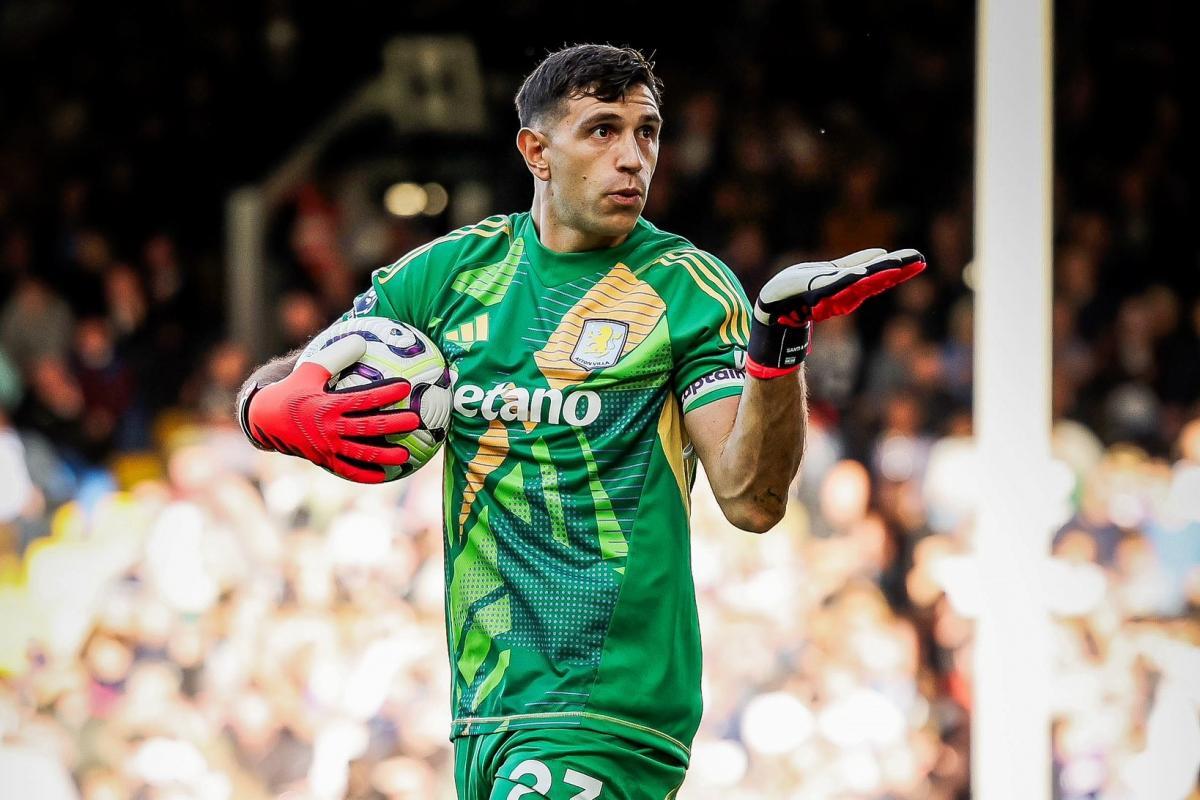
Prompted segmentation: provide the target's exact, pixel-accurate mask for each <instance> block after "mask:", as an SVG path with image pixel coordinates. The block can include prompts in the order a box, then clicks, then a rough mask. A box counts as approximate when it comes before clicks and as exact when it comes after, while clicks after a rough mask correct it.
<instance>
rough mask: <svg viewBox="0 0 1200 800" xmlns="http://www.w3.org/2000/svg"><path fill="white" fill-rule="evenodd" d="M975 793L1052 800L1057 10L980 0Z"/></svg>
mask: <svg viewBox="0 0 1200 800" xmlns="http://www.w3.org/2000/svg"><path fill="white" fill-rule="evenodd" d="M977 25H978V40H977V47H978V50H977V53H976V59H977V65H978V66H977V74H976V89H977V97H976V117H975V119H976V140H975V141H976V154H975V269H976V292H977V294H976V328H975V332H976V340H975V432H976V440H977V443H978V452H979V464H980V470H979V476H980V482H981V486H980V493H979V496H980V498H981V499H980V506H979V512H978V521H977V530H976V548H975V557H976V564H977V566H978V570H979V573H978V574H979V576H980V585H979V589H980V593H979V597H980V600H981V603H980V608H979V614H978V617H977V619H976V635H975V660H974V673H975V675H974V677H975V680H974V700H973V703H974V714H973V718H972V719H973V721H972V746H971V750H972V752H971V761H972V787H971V788H972V797H973V798H975V800H1014V798H1020V800H1048V798H1049V797H1050V788H1051V786H1050V782H1051V780H1050V774H1051V770H1050V747H1051V742H1050V697H1049V683H1050V680H1049V679H1050V638H1049V630H1050V628H1049V618H1048V615H1047V611H1046V606H1045V603H1044V602H1043V598H1044V590H1043V588H1042V586H1041V583H1040V576H1041V575H1043V574H1044V571H1043V565H1044V564H1045V561H1046V558H1047V555H1048V549H1049V544H1050V542H1049V538H1050V532H1051V531H1050V529H1051V524H1052V518H1053V505H1054V503H1055V500H1056V499H1057V498H1055V497H1054V496H1053V493H1052V492H1051V491H1050V487H1051V485H1052V484H1053V481H1051V480H1049V476H1050V375H1051V364H1050V354H1051V350H1050V297H1051V230H1052V229H1051V214H1052V206H1051V176H1052V169H1053V144H1052V135H1051V132H1052V120H1053V114H1052V88H1053V60H1052V55H1053V48H1052V38H1051V37H1052V4H1051V2H1050V0H979V5H978V17H977Z"/></svg>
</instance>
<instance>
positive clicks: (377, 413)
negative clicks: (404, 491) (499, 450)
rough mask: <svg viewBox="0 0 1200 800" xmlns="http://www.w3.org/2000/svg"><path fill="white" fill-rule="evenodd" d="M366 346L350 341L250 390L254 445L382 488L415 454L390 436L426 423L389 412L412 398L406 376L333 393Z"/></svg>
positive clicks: (241, 413) (243, 408) (245, 415)
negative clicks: (389, 473)
mask: <svg viewBox="0 0 1200 800" xmlns="http://www.w3.org/2000/svg"><path fill="white" fill-rule="evenodd" d="M365 352H366V342H365V341H364V340H363V339H362V337H361V336H347V337H345V338H343V339H339V340H338V341H336V342H334V343H333V344H331V345H329V346H328V347H326V348H324V349H322V350H319V351H317V353H315V354H314V355H313V356H311V357H310V358H309V359H307V360H302V361H299V362H297V363H296V366H295V367H294V368H293V370H292V372H291V374H290V375H288V376H287V377H286V378H284V379H283V380H281V381H278V382H276V383H272V384H269V385H266V386H256V387H253V388H252V389H251V390H250V391H248V392H246V393H245V395H244V396H243V398H242V400H241V402H240V403H239V406H238V421H239V422H240V423H241V425H242V430H243V432H245V434H246V436H247V437H249V439H250V441H251V442H253V443H254V444H255V445H256V446H257V447H258V448H259V449H261V450H273V451H275V452H279V453H286V454H287V455H291V456H298V457H300V458H304V459H307V460H309V461H311V462H312V463H314V464H316V465H318V466H321V467H324V468H325V469H327V470H329V471H330V472H332V473H334V474H335V475H338V476H340V477H343V478H346V479H347V480H351V481H355V482H357V483H381V482H382V481H383V480H384V477H385V476H384V470H383V467H384V466H400V465H402V464H404V463H405V462H407V461H408V449H407V448H405V447H402V446H400V445H395V444H391V443H389V442H387V441H386V440H385V439H383V437H384V436H387V435H389V434H398V433H408V432H409V431H412V430H415V429H416V428H417V427H418V426H419V425H420V424H421V420H420V417H418V416H417V414H416V413H415V412H413V411H385V410H383V409H384V408H385V407H386V406H389V405H392V404H393V403H398V402H400V401H401V400H403V399H404V398H406V397H408V393H409V390H410V386H409V383H408V381H406V380H404V379H403V378H393V379H390V380H385V381H379V382H376V383H372V384H369V385H367V386H361V387H355V388H352V389H336V390H332V389H329V388H328V384H329V380H330V378H331V377H332V376H334V375H338V374H340V373H341V371H342V370H344V369H346V368H347V367H349V366H351V365H352V364H354V362H356V361H358V360H359V359H360V358H362V355H363V353H365Z"/></svg>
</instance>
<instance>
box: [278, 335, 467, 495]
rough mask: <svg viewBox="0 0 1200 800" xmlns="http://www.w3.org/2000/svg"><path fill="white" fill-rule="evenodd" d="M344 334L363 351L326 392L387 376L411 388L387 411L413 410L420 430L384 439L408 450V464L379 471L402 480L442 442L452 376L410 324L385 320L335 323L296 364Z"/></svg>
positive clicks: (430, 344)
mask: <svg viewBox="0 0 1200 800" xmlns="http://www.w3.org/2000/svg"><path fill="white" fill-rule="evenodd" d="M347 336H361V337H362V338H363V339H364V340H365V341H366V345H367V351H366V353H364V354H363V356H362V358H360V359H359V360H358V361H356V362H355V363H353V364H351V365H350V366H349V367H347V368H346V369H344V370H342V371H341V372H340V373H338V374H337V375H333V376H331V377H330V379H329V388H330V389H349V388H352V387H355V386H365V385H367V384H370V383H376V382H378V381H382V380H386V379H388V378H404V379H405V380H406V381H408V382H409V383H410V384H412V391H411V392H410V393H409V395H408V397H406V398H405V399H404V400H401V401H400V402H399V403H395V404H393V405H390V406H388V407H387V408H389V409H401V410H411V411H415V412H416V413H417V415H418V416H419V417H420V418H421V427H419V428H417V429H416V430H414V431H411V432H409V433H400V434H393V435H390V436H387V437H386V438H387V440H388V441H389V442H392V443H393V444H398V445H401V446H403V447H406V448H408V452H409V460H408V463H407V464H405V465H403V466H401V467H385V468H384V469H385V471H386V473H387V478H386V480H389V481H393V480H396V479H398V478H404V477H407V476H408V475H411V474H412V473H414V472H416V471H417V470H418V469H420V468H421V467H423V466H425V464H426V463H428V462H429V459H431V458H432V457H433V454H434V453H436V452H437V451H438V448H440V447H441V446H442V444H443V443H444V442H445V441H446V432H447V429H448V427H449V425H450V412H451V408H452V404H453V396H454V377H455V376H454V373H453V371H452V370H451V369H450V367H449V366H448V365H447V364H446V359H445V357H444V356H443V355H442V353H441V351H440V350H438V348H437V345H435V344H434V343H433V342H432V341H431V340H430V339H429V337H427V336H426V335H425V334H423V333H421V332H420V331H419V330H417V329H416V328H414V327H412V326H411V325H408V324H405V323H403V322H397V321H395V320H391V319H386V318H384V317H352V318H351V319H347V320H344V321H342V322H336V323H334V324H333V325H331V326H329V327H328V328H326V329H325V330H324V331H322V332H321V333H319V334H317V335H316V336H315V337H313V340H312V341H311V342H310V343H309V345H308V347H306V348H305V350H304V353H303V354H302V355H301V356H300V360H301V361H303V360H306V359H307V358H309V357H310V356H312V355H314V354H315V353H317V352H318V351H320V350H322V349H324V348H326V347H328V346H329V345H331V344H333V343H334V342H336V341H338V340H340V339H344V338H346V337H347Z"/></svg>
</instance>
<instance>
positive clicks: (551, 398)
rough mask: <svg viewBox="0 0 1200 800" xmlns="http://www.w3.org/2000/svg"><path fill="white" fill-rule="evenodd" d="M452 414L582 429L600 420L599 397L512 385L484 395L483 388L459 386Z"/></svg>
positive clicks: (470, 385) (585, 391) (578, 392)
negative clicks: (598, 418)
mask: <svg viewBox="0 0 1200 800" xmlns="http://www.w3.org/2000/svg"><path fill="white" fill-rule="evenodd" d="M454 410H455V411H457V412H458V413H459V414H462V415H463V416H464V417H475V416H482V417H483V418H484V419H486V420H488V421H489V422H490V421H491V420H494V419H497V418H499V419H502V420H504V421H505V422H515V421H518V420H519V421H521V422H532V423H535V424H536V423H541V422H546V423H549V424H551V425H561V424H562V423H563V422H566V423H567V424H568V425H574V426H575V427H577V428H581V427H583V426H585V425H591V424H592V423H593V422H595V421H596V418H597V417H599V416H600V395H598V394H597V393H596V392H593V391H591V390H589V389H584V390H582V391H579V390H576V391H572V390H570V389H568V390H567V391H565V392H563V391H560V390H558V389H534V390H533V391H532V392H531V391H530V390H528V389H523V388H521V387H519V386H513V385H512V384H511V383H506V384H501V385H497V386H496V387H494V388H492V389H490V390H488V391H486V392H485V391H484V389H483V387H482V386H474V385H472V384H469V383H460V384H458V385H457V386H456V387H455V389H454Z"/></svg>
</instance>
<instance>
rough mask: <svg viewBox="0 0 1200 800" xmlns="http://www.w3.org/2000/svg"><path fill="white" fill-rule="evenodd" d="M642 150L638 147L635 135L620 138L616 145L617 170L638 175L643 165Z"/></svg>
mask: <svg viewBox="0 0 1200 800" xmlns="http://www.w3.org/2000/svg"><path fill="white" fill-rule="evenodd" d="M643 163H644V161H643V157H642V148H640V147H639V146H638V141H637V134H636V133H631V134H628V135H625V136H622V137H621V143H620V144H619V145H617V169H618V170H620V171H621V172H633V173H638V172H641V170H642V165H643Z"/></svg>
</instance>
